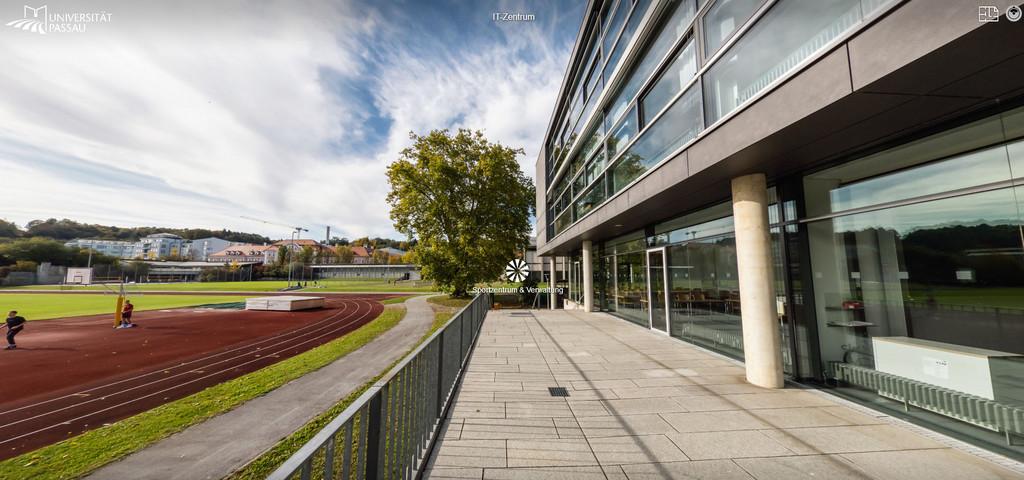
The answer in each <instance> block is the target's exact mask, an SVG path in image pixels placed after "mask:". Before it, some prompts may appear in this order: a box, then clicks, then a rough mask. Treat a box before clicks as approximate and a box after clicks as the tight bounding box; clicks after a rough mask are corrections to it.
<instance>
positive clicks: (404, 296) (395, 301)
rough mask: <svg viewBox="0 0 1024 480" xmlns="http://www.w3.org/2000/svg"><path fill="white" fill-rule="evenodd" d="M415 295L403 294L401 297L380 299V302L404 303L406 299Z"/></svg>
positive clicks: (390, 303)
mask: <svg viewBox="0 0 1024 480" xmlns="http://www.w3.org/2000/svg"><path fill="white" fill-rule="evenodd" d="M415 296H416V295H403V296H401V297H394V298H388V299H386V300H381V301H380V303H383V304H384V305H393V304H396V303H405V301H406V300H408V299H410V298H413V297H415Z"/></svg>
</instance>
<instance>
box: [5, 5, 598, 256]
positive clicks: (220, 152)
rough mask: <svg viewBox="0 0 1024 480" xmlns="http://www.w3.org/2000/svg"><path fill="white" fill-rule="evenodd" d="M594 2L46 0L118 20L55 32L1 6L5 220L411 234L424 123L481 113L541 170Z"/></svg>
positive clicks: (447, 123) (498, 137)
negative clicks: (402, 166)
mask: <svg viewBox="0 0 1024 480" xmlns="http://www.w3.org/2000/svg"><path fill="white" fill-rule="evenodd" d="M584 3H585V2H583V1H582V0H580V1H560V2H559V1H515V2H497V1H494V2H490V1H434V2H426V1H407V2H397V1H396V2H348V1H337V2H327V1H309V2H290V1H276V2H275V1H268V2H259V3H253V2H244V1H240V0H239V1H218V2H203V1H198V0H195V1H191V2H184V4H183V3H181V2H177V3H175V2H163V4H157V3H156V2H128V1H100V0H95V1H89V0H86V1H67V2H54V1H50V2H47V5H48V8H49V10H50V12H59V11H63V12H100V11H102V12H107V13H109V14H110V16H111V17H110V18H111V21H110V22H109V23H103V24H95V25H88V26H87V30H86V31H85V32H82V33H50V34H47V35H38V34H35V33H32V32H25V31H20V30H16V29H13V28H10V27H6V26H4V25H3V24H6V23H7V22H8V21H11V20H16V19H19V18H21V17H22V8H21V5H20V4H18V5H17V6H16V7H15V6H14V4H8V5H9V6H0V58H4V62H5V68H4V69H2V70H0V91H3V92H4V94H3V95H0V172H2V174H0V177H2V178H3V179H4V191H5V193H4V200H3V201H2V203H0V218H5V219H7V220H11V221H14V222H16V223H18V224H21V225H24V224H25V223H27V222H28V221H30V220H33V219H45V218H50V217H56V218H64V217H66V218H72V219H75V220H79V221H85V222H90V223H102V224H115V225H121V226H133V225H157V226H168V227H203V228H220V227H227V228H231V229H236V230H244V231H252V232H259V233H263V234H266V235H269V236H272V237H280V236H282V235H286V234H287V232H286V231H283V230H284V229H283V228H280V227H275V226H270V225H265V224H260V223H255V222H252V221H249V220H245V219H242V218H240V216H242V215H245V216H250V217H257V218H264V219H267V220H270V221H274V222H281V223H285V224H291V225H304V226H307V227H308V228H310V231H311V234H312V235H315V236H322V235H323V228H324V226H326V225H330V226H331V227H332V229H333V232H334V233H336V234H338V235H344V236H348V237H350V238H351V237H355V236H363V235H370V236H398V235H397V234H396V233H395V232H394V230H393V228H392V226H391V222H390V220H389V218H388V212H387V207H386V204H385V203H384V197H385V195H386V193H387V184H386V181H385V177H384V171H385V168H386V166H387V164H388V163H390V162H391V161H393V160H394V159H396V158H397V154H398V152H399V151H400V150H401V149H402V148H404V147H405V146H407V145H408V144H409V139H408V133H409V132H410V131H413V132H417V133H425V132H426V131H428V130H430V129H433V128H458V127H468V128H473V129H482V130H484V132H485V134H486V135H487V136H488V137H489V138H490V139H491V140H494V141H498V142H501V143H503V144H506V145H510V146H513V147H522V148H524V149H525V150H526V156H524V157H521V158H520V163H521V165H522V167H523V170H524V171H525V172H527V174H528V175H530V176H533V174H534V172H533V165H534V161H535V160H536V156H537V153H538V149H539V147H540V145H541V142H542V138H543V134H544V130H545V128H546V126H547V122H548V119H549V117H550V114H551V109H552V107H553V105H554V100H555V97H556V95H557V90H558V87H559V86H560V83H561V79H562V75H563V73H564V70H565V65H566V62H567V61H568V54H569V50H570V49H571V47H572V42H573V40H574V37H575V35H576V32H577V30H578V28H579V24H580V20H581V15H582V11H583V7H584ZM495 12H510V13H523V14H533V15H534V16H535V20H534V21H532V22H525V21H524V22H504V23H503V22H495V21H493V20H492V14H493V13H495ZM8 17H10V18H8Z"/></svg>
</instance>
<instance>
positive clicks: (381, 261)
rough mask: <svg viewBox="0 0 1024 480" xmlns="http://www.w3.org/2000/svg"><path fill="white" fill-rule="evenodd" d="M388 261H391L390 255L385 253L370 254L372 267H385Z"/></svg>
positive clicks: (380, 251) (381, 251)
mask: <svg viewBox="0 0 1024 480" xmlns="http://www.w3.org/2000/svg"><path fill="white" fill-rule="evenodd" d="M389 260H391V255H389V254H388V252H387V251H384V250H374V251H373V254H371V261H372V262H373V264H374V265H387V264H388V261H389Z"/></svg>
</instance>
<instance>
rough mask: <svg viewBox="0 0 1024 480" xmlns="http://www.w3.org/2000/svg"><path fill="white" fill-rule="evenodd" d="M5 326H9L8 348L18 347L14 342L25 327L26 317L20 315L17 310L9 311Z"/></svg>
mask: <svg viewBox="0 0 1024 480" xmlns="http://www.w3.org/2000/svg"><path fill="white" fill-rule="evenodd" d="M4 326H5V327H7V350H14V349H15V348H18V345H17V344H15V343H14V336H15V335H17V334H18V332H20V331H21V330H22V329H23V328H25V317H19V316H18V312H17V310H11V311H10V312H8V313H7V323H5V324H4Z"/></svg>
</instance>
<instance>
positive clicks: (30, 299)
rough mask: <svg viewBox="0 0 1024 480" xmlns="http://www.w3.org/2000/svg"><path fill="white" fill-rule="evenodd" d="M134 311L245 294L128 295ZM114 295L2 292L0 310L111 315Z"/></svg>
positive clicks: (29, 314)
mask: <svg viewBox="0 0 1024 480" xmlns="http://www.w3.org/2000/svg"><path fill="white" fill-rule="evenodd" d="M129 298H130V299H131V301H132V303H134V304H135V310H136V311H142V310H160V309H164V308H178V307H189V306H194V305H205V304H211V303H231V302H239V301H243V300H244V299H245V297H240V296H226V295H141V296H131V295H129ZM116 304H117V297H115V296H114V295H82V294H73V295H62V294H59V293H52V294H51V293H38V294H37V293H4V294H0V310H2V311H3V312H5V313H6V312H7V311H10V310H17V311H18V314H19V315H21V316H23V317H25V319H27V320H29V321H32V320H45V319H48V318H61V317H74V316H79V315H98V314H103V313H109V314H111V315H113V314H114V308H115V305H116Z"/></svg>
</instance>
